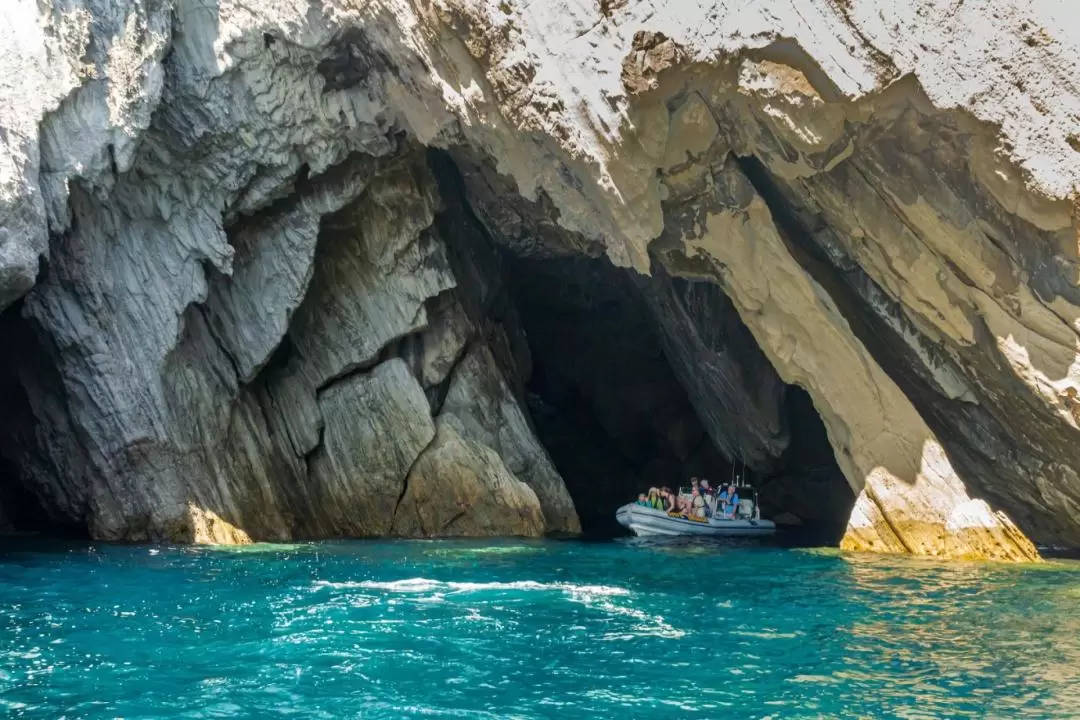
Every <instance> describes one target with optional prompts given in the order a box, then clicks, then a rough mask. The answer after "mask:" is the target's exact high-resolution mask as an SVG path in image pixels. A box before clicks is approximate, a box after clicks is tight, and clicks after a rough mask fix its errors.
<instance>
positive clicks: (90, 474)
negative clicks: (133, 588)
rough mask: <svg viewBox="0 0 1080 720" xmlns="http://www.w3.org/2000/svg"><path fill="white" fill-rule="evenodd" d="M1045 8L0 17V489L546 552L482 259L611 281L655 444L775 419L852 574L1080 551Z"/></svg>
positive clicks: (148, 11)
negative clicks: (633, 327)
mask: <svg viewBox="0 0 1080 720" xmlns="http://www.w3.org/2000/svg"><path fill="white" fill-rule="evenodd" d="M1061 13H1065V14H1067V10H1065V9H1062V8H1061V7H1059V6H1058V5H1055V4H1053V3H1050V2H1035V3H1030V2H1019V1H1018V0H984V1H982V2H970V1H969V2H966V3H954V2H951V1H950V0H914V1H913V2H910V3H907V4H905V5H904V6H903V7H896V6H894V5H892V4H889V3H884V2H882V1H881V0H851V1H844V2H840V1H837V2H828V3H817V4H813V6H809V5H808V6H805V7H804V6H803V5H799V7H798V8H796V7H795V5H793V4H792V3H790V2H787V1H786V0H775V1H766V2H761V3H755V4H753V5H752V6H748V5H746V4H745V3H735V2H728V1H727V0H713V2H711V3H709V2H706V3H681V2H660V1H658V0H642V1H640V2H611V3H600V4H599V5H598V6H597V5H592V4H588V3H584V4H582V3H565V2H553V3H519V2H513V1H507V2H500V3H494V2H486V1H481V0H431V1H428V0H415V1H405V2H396V1H395V2H391V1H389V0H388V1H385V2H383V1H381V0H376V1H372V2H367V3H345V2H335V1H330V2H320V3H307V2H304V1H303V0H301V2H291V1H290V2H286V1H285V0H255V1H254V2H251V1H249V2H245V3H235V2H232V1H231V0H209V1H208V0H197V1H196V0H116V1H114V2H111V3H100V2H95V1H93V0H65V1H64V2H60V1H59V0H57V1H56V2H53V3H51V4H50V3H32V2H29V0H17V1H16V2H14V3H9V4H8V5H6V6H5V7H4V8H3V9H2V10H0V14H2V16H3V17H2V22H0V42H3V43H4V45H5V47H7V48H8V51H7V52H5V53H4V54H3V55H0V71H2V77H3V80H2V81H0V82H2V83H3V85H2V86H0V127H2V128H3V129H4V132H3V133H0V143H2V144H3V148H2V153H0V157H2V159H0V307H3V306H10V307H9V309H8V310H7V311H6V312H5V314H4V315H5V316H4V318H3V322H2V323H0V326H2V327H3V331H2V332H3V338H4V342H5V348H4V350H3V351H2V352H3V353H4V355H3V361H4V362H3V364H4V371H3V373H4V374H3V378H2V379H0V388H4V393H5V399H7V398H10V401H5V403H4V407H3V418H2V421H3V433H0V435H2V437H0V448H2V454H3V456H4V457H5V459H6V461H7V463H6V464H7V465H10V466H11V467H13V468H15V473H14V474H15V475H16V476H17V480H16V481H15V482H16V483H17V484H18V485H19V487H20V488H21V489H22V490H25V491H28V492H29V493H31V494H32V495H33V496H34V498H35V499H36V504H37V505H38V506H39V507H40V509H41V511H42V512H44V513H45V514H47V515H48V516H49V517H50V518H51V519H52V521H54V522H58V523H64V524H67V525H82V526H85V527H87V528H89V530H90V532H91V533H92V534H94V535H95V536H98V537H109V538H145V537H151V538H152V537H170V538H180V539H188V540H195V541H204V542H211V541H213V542H220V541H226V542H236V541H244V540H247V539H264V538H286V537H322V536H336V535H385V534H405V535H412V534H424V535H426V534H432V533H436V534H438V533H447V534H471V533H474V532H475V533H506V532H509V533H518V532H520V533H526V534H533V533H537V532H541V531H544V530H575V529H576V528H577V527H578V521H577V515H576V513H575V510H574V508H573V505H572V503H571V497H570V492H569V491H568V489H567V486H566V483H564V481H563V478H560V477H559V473H558V471H557V470H556V469H555V467H554V466H553V464H552V462H551V459H550V458H549V457H548V455H547V453H546V452H545V450H544V448H543V447H542V446H541V445H540V444H539V443H538V441H537V439H536V437H534V432H533V426H532V423H531V422H530V420H529V417H528V415H527V414H526V409H525V408H526V400H527V398H526V395H527V393H526V390H525V385H526V383H527V382H528V379H529V378H530V375H531V369H530V368H531V362H532V358H531V352H530V349H529V342H530V340H529V338H528V336H527V334H526V333H525V332H524V331H523V327H522V323H521V321H520V318H519V317H518V315H517V310H516V308H515V300H514V297H513V295H514V293H515V292H516V290H515V288H514V287H512V285H513V283H511V284H510V286H508V284H507V278H508V277H510V276H511V274H510V273H509V272H508V271H507V268H506V267H504V263H505V262H508V260H507V258H509V259H510V260H509V261H512V262H515V263H522V262H524V263H526V265H518V267H519V268H520V267H527V266H528V265H527V263H555V262H562V261H565V260H567V259H571V260H573V259H575V258H576V259H578V260H581V261H584V260H585V259H589V258H591V259H596V258H598V257H600V256H604V257H605V258H606V260H604V261H597V262H608V261H610V263H611V264H612V265H614V266H616V267H618V268H626V269H627V270H626V271H620V272H623V276H622V277H623V278H624V280H625V283H624V284H625V287H623V288H622V289H621V290H620V291H619V292H620V293H624V294H625V295H626V296H627V297H631V298H633V299H632V300H631V302H634V303H640V304H639V305H637V306H636V307H641V308H643V309H644V310H643V312H644V313H646V314H647V316H648V318H649V323H650V324H651V326H652V327H653V331H654V332H655V342H656V344H657V347H659V348H662V352H663V354H664V357H665V358H666V360H667V361H668V362H669V363H670V364H671V368H672V371H673V377H674V378H675V379H676V381H677V385H678V386H680V387H681V388H682V389H683V391H685V393H686V397H687V402H688V405H687V407H692V408H693V413H691V414H695V415H696V422H699V423H700V425H699V426H696V427H697V429H692V430H691V431H687V432H688V433H689V434H687V433H683V436H684V437H689V436H690V435H694V434H695V433H698V432H699V430H700V433H703V434H704V435H707V436H708V438H709V441H710V442H711V444H712V447H713V448H714V449H715V450H717V451H719V452H721V453H723V454H724V455H725V456H726V457H728V458H729V459H733V458H736V457H737V458H740V459H744V460H745V461H746V462H747V464H748V465H749V466H750V468H751V470H752V471H754V472H759V473H762V474H767V473H769V472H772V471H773V470H775V469H776V468H777V467H779V465H781V464H782V460H781V459H782V458H784V457H785V456H786V454H789V449H788V448H789V444H792V443H793V441H792V436H791V433H792V432H794V429H793V428H790V427H788V426H787V425H786V424H785V422H784V421H783V420H782V418H783V413H782V412H781V408H782V407H783V403H784V402H785V400H784V397H785V392H786V391H785V390H784V388H785V384H786V385H798V386H799V387H801V388H803V389H804V390H805V391H806V392H807V393H808V395H809V397H810V399H811V400H812V402H813V406H814V408H815V409H816V411H817V413H818V414H819V415H820V417H821V420H822V421H823V423H824V427H825V431H826V432H827V437H828V441H829V444H830V445H831V447H832V450H833V454H834V456H835V462H836V464H837V465H838V467H839V469H840V471H842V473H843V476H844V477H845V478H846V480H847V483H848V485H849V487H850V488H851V490H852V492H853V493H854V494H857V501H856V502H855V505H854V509H853V511H852V514H851V518H850V522H849V525H848V532H847V534H846V536H845V539H844V542H843V545H844V546H845V547H848V548H852V549H872V550H882V551H891V552H913V553H918V554H928V555H940V556H953V557H979V558H1005V559H1025V558H1031V557H1034V556H1035V549H1034V547H1033V545H1032V544H1031V543H1030V542H1029V541H1028V539H1027V537H1025V533H1026V535H1027V536H1029V537H1031V538H1032V539H1034V540H1036V541H1038V542H1043V543H1058V544H1071V545H1077V544H1080V513H1078V512H1077V507H1078V504H1080V477H1078V476H1077V473H1076V471H1075V470H1074V468H1076V467H1078V466H1080V450H1078V447H1080V444H1078V443H1077V442H1076V440H1077V437H1078V433H1080V425H1078V422H1080V411H1078V410H1077V408H1078V407H1080V405H1078V403H1080V401H1078V399H1077V392H1078V389H1080V371H1077V370H1075V368H1077V367H1080V366H1078V364H1077V362H1076V358H1077V355H1076V352H1077V341H1078V332H1080V326H1078V325H1077V318H1078V317H1080V275H1078V272H1077V268H1078V263H1080V250H1078V243H1077V224H1076V223H1077V218H1076V205H1075V204H1074V194H1075V184H1076V182H1077V180H1078V179H1080V91H1078V90H1077V88H1076V86H1075V77H1077V67H1076V64H1077V62H1078V61H1077V60H1076V58H1077V57H1080V55H1078V54H1077V52H1076V51H1077V50H1078V49H1080V35H1077V34H1076V33H1077V31H1075V30H1072V29H1071V28H1073V27H1074V26H1075V24H1074V23H1070V22H1069V19H1070V18H1068V17H1065V16H1060V17H1059V15H1060V14H1061ZM425 147H427V148H440V149H442V150H445V151H446V152H442V153H441V154H440V153H435V154H432V153H430V152H428V153H425V150H424V148H425ZM39 259H40V260H39ZM548 267H554V266H551V265H549V266H548ZM635 275H637V277H635ZM619 282H623V280H620V281H619ZM620 287H622V286H620ZM693 288H698V289H697V290H694V289H693ZM540 354H541V355H543V353H540ZM540 359H541V360H543V358H540ZM545 362H547V361H545ZM548 366H549V367H550V366H551V364H550V363H548ZM564 375H565V373H564ZM569 376H573V377H575V378H582V377H585V376H586V375H584V374H582V373H578V372H576V371H574V372H570V373H569ZM593 380H594V381H595V382H597V383H599V382H601V381H602V380H604V378H603V377H594V378H593ZM667 382H668V381H667V380H663V381H660V380H658V381H657V383H650V384H647V385H644V386H643V387H649V388H654V387H659V386H660V385H659V384H658V383H660V384H662V383H667ZM602 406H603V403H602V402H594V403H593V409H594V410H595V411H596V412H599V413H601V414H603V412H605V411H603V407H602ZM606 412H607V413H608V416H609V418H610V416H611V412H610V410H609V411H606ZM675 416H679V417H685V416H686V415H685V413H682V411H680V412H679V413H675V415H673V416H672V417H675ZM611 419H613V420H614V419H619V418H611ZM673 422H674V421H673ZM687 423H689V425H686V424H685V423H684V425H685V426H686V427H689V426H690V425H693V424H694V423H693V422H690V421H689V420H688V421H687ZM601 424H603V423H601ZM675 424H677V423H675ZM639 425H640V423H639ZM607 426H608V427H613V426H614V424H613V423H612V422H609V423H608V425H607ZM638 429H639V427H638V426H634V432H637V431H638ZM649 432H650V433H653V434H654V435H655V433H656V428H655V427H654V428H651V429H649ZM675 435H677V433H676V434H675ZM675 435H672V437H670V438H668V439H667V440H666V441H665V442H666V443H667V447H668V448H670V449H674V448H677V447H681V446H682V445H685V443H684V442H682V441H681V440H679V439H678V438H677V437H675ZM672 452H673V453H674V455H675V456H678V455H679V453H680V452H681V451H677V450H672ZM686 457H689V456H686ZM684 459H685V458H681V460H684ZM0 480H3V479H2V478H0ZM2 484H3V483H2V482H0V485H2ZM631 489H632V488H627V491H628V492H629V491H630V490H631ZM0 495H2V493H0ZM439 498H445V504H440V501H439ZM0 502H3V500H2V498H0ZM10 514H11V513H10V512H9V515H10Z"/></svg>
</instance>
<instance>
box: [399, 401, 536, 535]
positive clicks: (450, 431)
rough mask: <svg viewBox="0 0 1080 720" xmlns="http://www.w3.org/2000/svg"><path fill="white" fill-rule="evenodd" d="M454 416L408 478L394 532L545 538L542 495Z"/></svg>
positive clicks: (447, 419) (442, 420) (446, 419)
mask: <svg viewBox="0 0 1080 720" xmlns="http://www.w3.org/2000/svg"><path fill="white" fill-rule="evenodd" d="M450 417H451V416H448V415H444V416H443V417H442V418H440V420H439V427H438V431H437V433H436V437H435V441H434V442H433V443H432V444H431V446H430V447H428V448H427V449H426V450H425V451H424V453H423V454H422V455H421V456H420V457H419V458H417V460H416V463H415V464H414V465H413V468H412V471H411V472H410V473H409V477H408V479H407V480H406V489H405V494H404V495H403V496H402V498H401V503H400V504H399V505H398V508H397V512H396V514H395V515H394V524H393V527H392V528H391V529H390V534H392V535H398V536H403V537H486V536H491V535H524V536H539V535H542V534H543V533H544V530H545V525H544V513H543V511H542V510H541V509H540V501H539V499H538V498H537V497H536V493H535V492H533V491H532V489H530V488H529V486H528V485H526V484H525V483H523V482H521V481H520V480H518V479H517V478H516V477H514V475H513V474H512V473H511V472H510V471H509V470H507V468H506V466H505V465H504V464H503V461H502V460H501V459H500V458H499V456H498V455H497V454H496V453H495V452H494V451H493V450H491V449H490V448H488V447H486V446H484V445H480V444H478V443H474V442H470V441H468V440H465V439H464V438H462V437H461V436H460V435H459V434H458V432H457V431H456V430H455V429H454V427H453V424H452V421H451V420H450Z"/></svg>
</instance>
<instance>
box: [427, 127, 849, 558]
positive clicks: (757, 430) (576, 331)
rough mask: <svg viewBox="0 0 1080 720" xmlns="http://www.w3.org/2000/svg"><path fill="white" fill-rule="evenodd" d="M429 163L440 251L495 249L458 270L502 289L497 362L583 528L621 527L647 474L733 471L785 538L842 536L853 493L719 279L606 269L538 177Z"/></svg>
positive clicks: (440, 158)
mask: <svg viewBox="0 0 1080 720" xmlns="http://www.w3.org/2000/svg"><path fill="white" fill-rule="evenodd" d="M428 161H429V165H430V167H431V169H432V171H433V173H434V174H435V177H436V179H437V180H438V183H439V190H440V194H441V195H442V199H443V202H444V207H445V208H446V210H445V211H444V213H443V214H442V217H443V218H444V219H445V218H448V217H451V216H455V217H456V218H457V222H456V223H451V224H450V225H451V226H452V227H447V228H444V232H441V235H442V236H443V237H445V238H446V239H447V243H448V245H449V248H450V250H451V255H452V256H461V257H476V256H480V255H484V254H485V253H487V252H492V253H493V254H494V256H495V257H497V258H498V261H497V262H494V263H488V264H487V265H490V267H488V268H487V269H486V270H485V271H484V273H482V274H484V275H485V276H488V277H486V279H484V278H478V277H472V276H471V275H470V274H469V273H459V277H462V278H469V279H468V280H467V282H466V283H465V284H466V285H467V286H468V285H478V286H482V287H487V288H488V291H492V288H496V287H497V288H499V289H498V290H497V291H494V293H493V294H495V295H498V296H499V297H500V298H501V301H500V302H501V307H503V308H504V310H503V311H502V312H500V313H498V315H499V318H498V320H499V323H500V324H501V327H502V328H503V331H504V334H505V335H506V336H507V337H513V338H518V339H519V342H516V343H511V344H512V345H515V346H516V347H518V350H517V351H515V352H513V353H511V354H512V355H514V357H515V358H516V359H515V360H514V362H507V363H503V364H504V366H505V369H504V372H508V373H509V374H510V375H512V377H509V378H508V379H509V380H510V381H511V385H513V386H514V387H515V388H516V390H515V392H516V393H517V394H518V396H519V400H521V401H522V402H523V404H524V405H526V406H527V408H528V411H529V415H530V417H531V420H532V424H533V427H534V429H535V432H536V435H537V437H538V439H539V440H540V442H541V443H542V444H543V445H544V446H545V448H546V449H547V451H548V454H549V455H550V456H551V458H552V460H553V461H554V464H555V466H556V468H557V469H558V470H559V473H560V474H561V475H562V477H563V480H564V481H565V483H566V486H567V489H568V490H569V492H570V496H571V498H572V499H573V502H574V506H575V508H576V509H577V513H578V516H579V518H580V519H581V524H582V529H583V530H584V532H585V533H586V535H592V536H599V537H610V536H613V535H616V534H623V533H624V530H623V528H622V527H621V526H619V525H618V524H617V523H616V521H615V510H616V509H617V508H618V507H619V506H620V505H622V504H624V503H626V502H630V501H632V500H633V499H634V498H635V497H636V496H637V494H638V493H639V492H642V491H645V490H647V489H648V488H649V487H650V486H653V485H657V486H663V485H667V486H669V487H672V488H675V487H678V486H683V487H686V486H689V481H690V478H691V477H694V476H697V477H704V478H708V479H709V480H710V481H711V482H712V483H713V484H714V485H720V484H724V483H727V482H729V481H730V480H731V479H732V478H733V477H734V476H736V475H742V477H743V480H744V481H745V482H748V483H750V484H752V485H754V486H755V487H756V488H757V489H758V492H759V499H760V503H761V510H762V515H763V516H764V517H769V518H773V519H776V520H778V524H783V525H786V526H787V527H788V528H793V530H791V531H788V532H785V533H784V534H783V535H784V537H785V538H786V539H787V540H788V541H790V542H791V543H793V544H808V545H835V544H838V543H839V541H840V538H841V537H842V535H843V532H844V529H845V528H846V526H847V521H848V518H849V517H850V515H851V510H852V508H853V507H854V504H855V497H854V494H853V493H852V491H851V488H850V487H849V485H848V483H847V480H846V479H845V478H844V476H843V474H842V473H841V471H840V469H839V467H838V466H837V463H836V460H835V458H834V456H833V451H832V447H831V445H830V443H829V440H828V436H827V434H826V431H825V427H824V424H823V423H822V420H821V418H820V416H819V415H818V413H817V411H816V410H815V408H814V406H813V403H812V402H811V400H810V397H809V396H808V395H807V394H806V393H805V392H804V391H803V390H801V389H800V388H798V387H794V386H788V385H785V384H784V382H783V381H782V380H781V379H780V378H779V376H778V375H777V373H776V371H775V369H774V368H773V367H772V365H771V364H770V363H769V361H768V359H767V358H766V357H765V355H764V353H763V352H762V351H761V349H760V348H759V347H758V345H757V342H756V341H755V339H754V337H753V335H752V334H751V333H750V331H749V330H748V329H747V327H746V326H745V325H744V324H743V322H742V320H741V318H740V317H739V314H738V312H737V310H736V309H735V307H734V305H733V304H732V303H731V301H730V300H729V299H728V298H727V296H726V295H725V294H724V293H723V291H722V290H721V288H720V287H719V286H718V285H716V284H715V283H712V282H706V281H690V280H686V279H683V278H678V277H672V276H669V275H668V274H667V273H666V272H665V270H664V267H663V263H662V262H660V260H659V259H654V263H653V272H652V273H651V274H650V275H649V276H644V275H640V274H638V273H636V272H634V271H633V270H628V269H624V268H617V267H615V266H614V265H612V264H611V262H610V261H609V260H608V259H607V258H606V257H605V256H604V255H603V254H602V248H601V247H599V246H598V245H596V244H595V243H592V242H590V241H589V240H588V239H586V238H584V237H582V236H579V235H576V234H574V233H570V232H567V231H565V230H563V229H562V228H561V226H560V225H559V223H558V212H557V211H556V210H555V209H554V207H553V205H552V203H551V200H550V199H549V198H547V197H546V196H545V195H544V193H543V192H542V191H541V192H539V193H538V195H537V199H536V200H535V201H529V200H525V199H524V198H523V197H522V196H521V195H520V194H519V193H518V192H517V188H516V186H514V185H513V184H512V183H511V182H510V181H508V180H507V178H505V177H504V176H502V175H500V174H499V173H498V171H497V170H496V169H495V167H494V166H493V165H492V164H491V163H490V162H488V161H485V160H484V159H483V158H482V157H478V156H476V155H474V154H472V153H470V152H469V151H468V150H467V149H464V148H457V149H455V150H452V151H440V150H430V151H429V152H428ZM454 208H457V211H456V213H455V211H454V210H453V209H454ZM478 244H479V245H483V246H484V247H485V248H486V250H484V251H483V252H479V248H478V247H477V245H478ZM459 264H460V263H459ZM467 264H468V263H466V265H467ZM473 264H474V265H475V264H476V263H473ZM495 266H498V267H495ZM496 305H497V306H500V305H499V303H496ZM521 346H527V347H526V348H524V352H521V351H520V350H521V349H522V348H521Z"/></svg>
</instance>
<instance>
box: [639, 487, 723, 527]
mask: <svg viewBox="0 0 1080 720" xmlns="http://www.w3.org/2000/svg"><path fill="white" fill-rule="evenodd" d="M637 504H638V505H643V506H645V507H651V508H656V509H657V510H663V511H664V512H666V513H668V514H669V515H680V516H682V517H685V518H692V519H697V520H705V519H706V518H710V517H713V516H714V515H715V516H717V517H722V518H733V517H735V512H736V510H738V508H739V493H738V492H737V491H736V490H735V486H734V485H728V486H727V488H720V491H719V492H717V491H716V489H714V488H713V487H712V486H711V485H710V484H709V481H708V480H705V479H701V480H698V479H697V478H696V477H695V478H691V479H690V494H689V495H687V494H685V493H678V492H672V491H671V489H670V488H668V487H660V488H656V487H651V488H649V492H648V493H640V494H639V495H638V499H637Z"/></svg>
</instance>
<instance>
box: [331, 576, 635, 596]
mask: <svg viewBox="0 0 1080 720" xmlns="http://www.w3.org/2000/svg"><path fill="white" fill-rule="evenodd" d="M315 588H316V589H322V588H332V589H335V590H348V589H360V590H384V591H387V592H398V593H426V592H432V591H434V590H438V591H440V592H454V593H468V592H485V591H491V590H525V591H552V590H555V591H560V592H565V593H587V594H589V595H599V596H613V595H629V594H630V591H629V590H627V589H626V588H620V587H613V586H610V585H576V584H574V583H542V582H536V581H535V580H517V581H514V582H443V581H441V580H429V579H427V578H408V579H406V580H391V581H386V582H384V581H376V580H360V581H346V582H329V581H327V580H319V581H317V582H316V583H315Z"/></svg>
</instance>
